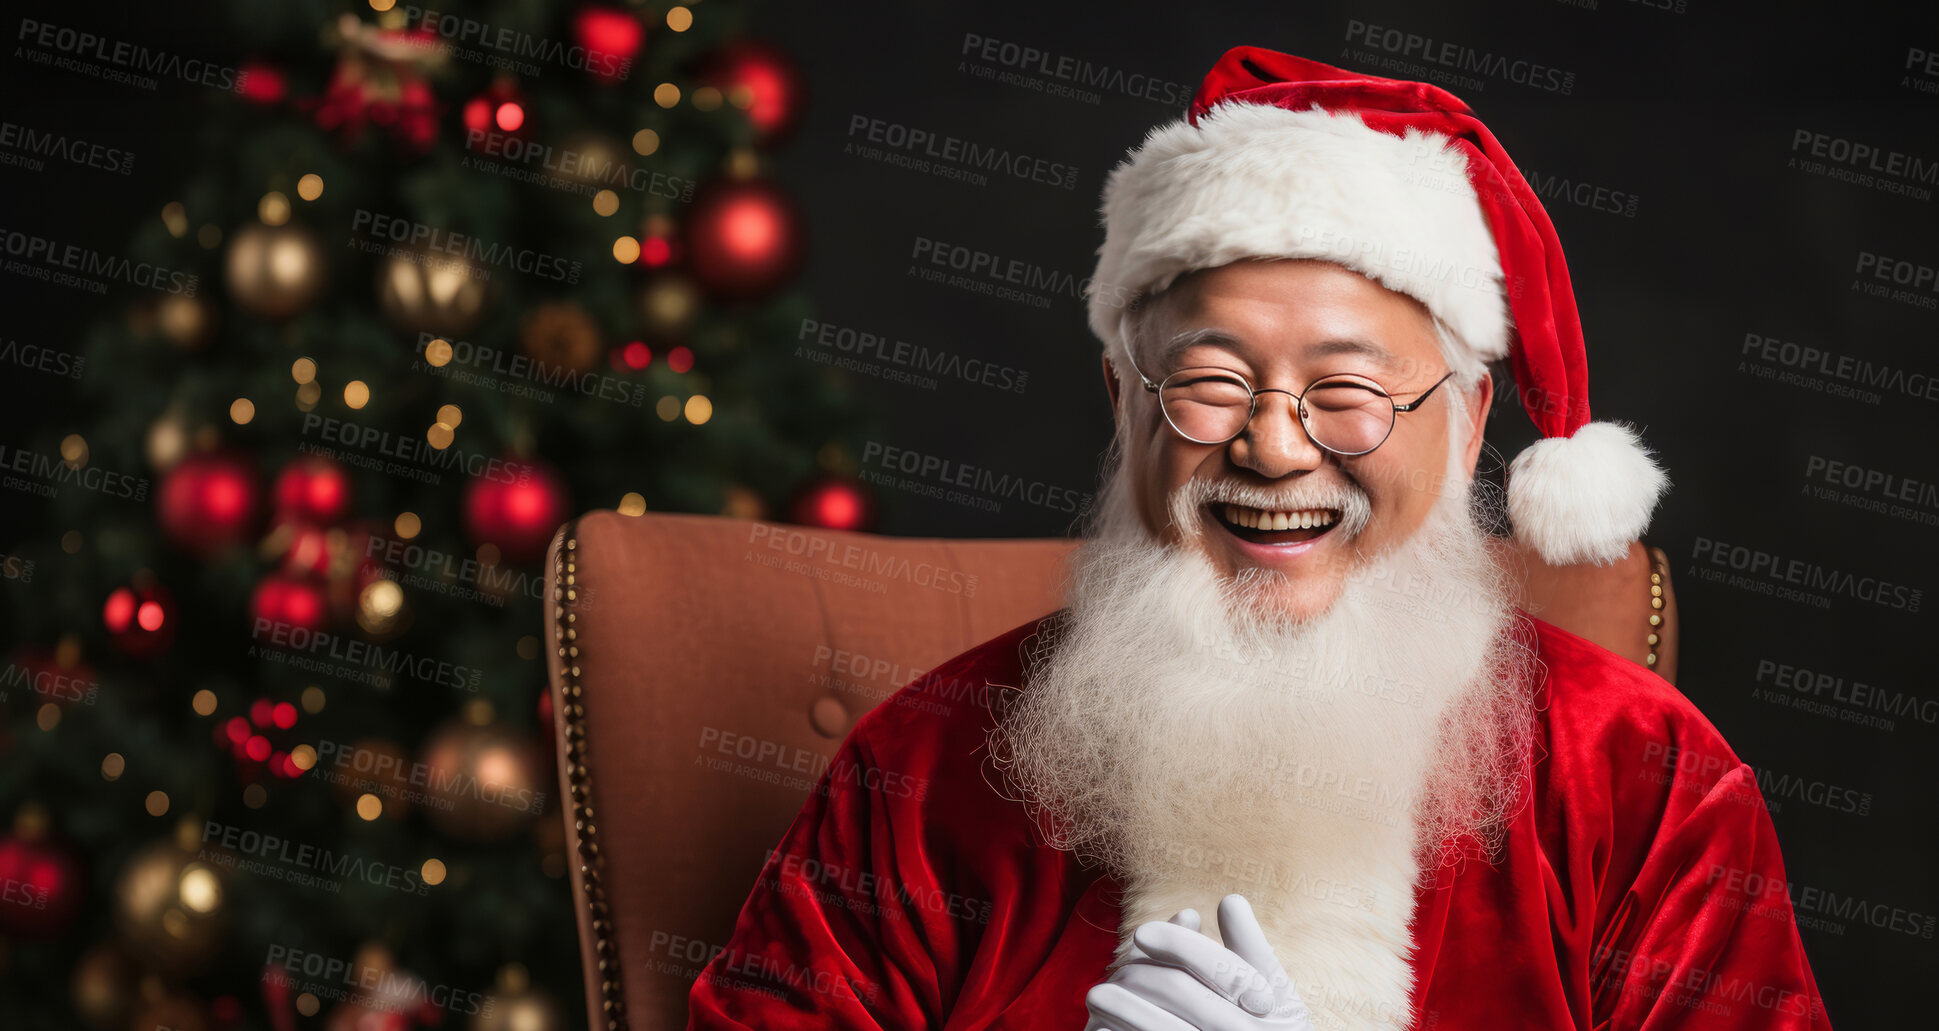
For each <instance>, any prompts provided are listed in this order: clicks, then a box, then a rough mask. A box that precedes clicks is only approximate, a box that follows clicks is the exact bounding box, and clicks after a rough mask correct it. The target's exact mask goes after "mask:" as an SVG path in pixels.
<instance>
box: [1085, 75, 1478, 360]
mask: <svg viewBox="0 0 1939 1031" xmlns="http://www.w3.org/2000/svg"><path fill="white" fill-rule="evenodd" d="M1466 169H1467V164H1466V158H1465V156H1464V155H1463V154H1462V152H1461V151H1460V150H1459V149H1458V148H1456V147H1455V146H1453V145H1452V144H1450V143H1449V141H1448V140H1447V139H1446V137H1443V136H1441V135H1439V134H1432V133H1421V132H1419V131H1416V130H1413V129H1409V130H1408V134H1407V136H1405V137H1401V136H1396V135H1393V134H1391V133H1385V132H1381V131H1379V130H1377V129H1373V128H1369V127H1368V126H1367V124H1366V123H1365V122H1363V121H1361V120H1360V118H1359V117H1358V116H1357V115H1355V114H1353V113H1352V112H1340V113H1338V114H1334V113H1330V112H1327V111H1325V110H1323V109H1320V108H1317V107H1316V108H1311V109H1308V110H1304V111H1291V110H1287V109H1286V108H1282V107H1277V106H1274V105H1270V104H1249V103H1241V102H1235V101H1227V102H1225V103H1221V104H1217V105H1215V106H1213V107H1212V108H1211V110H1209V111H1207V112H1206V113H1205V114H1204V115H1202V116H1201V117H1200V118H1199V120H1198V124H1197V125H1196V126H1194V125H1192V124H1191V123H1189V122H1187V121H1185V120H1184V119H1180V120H1178V121H1175V122H1171V123H1168V124H1165V125H1161V126H1158V127H1157V128H1154V129H1153V130H1152V131H1151V132H1150V134H1149V135H1147V136H1146V137H1145V141H1144V143H1143V144H1142V145H1141V146H1140V147H1138V149H1137V150H1135V151H1133V152H1132V153H1131V154H1130V155H1129V156H1128V157H1127V158H1126V159H1125V160H1124V161H1123V162H1121V163H1120V164H1119V165H1118V166H1117V167H1116V168H1114V169H1113V170H1112V171H1111V174H1110V176H1109V177H1108V178H1107V179H1106V181H1105V185H1104V201H1103V205H1102V208H1101V211H1102V214H1103V217H1104V227H1105V233H1104V244H1103V246H1101V247H1099V248H1098V264H1097V271H1096V273H1095V274H1094V275H1093V276H1092V280H1091V283H1090V285H1089V286H1088V287H1087V294H1088V307H1089V312H1088V314H1089V320H1090V325H1091V331H1092V332H1094V333H1096V334H1097V336H1098V339H1100V340H1102V341H1104V343H1105V344H1106V346H1107V347H1109V348H1111V349H1113V350H1115V349H1116V348H1117V347H1118V346H1119V345H1120V344H1121V343H1122V341H1120V340H1119V339H1118V333H1119V317H1120V316H1121V315H1122V314H1123V311H1124V308H1125V306H1126V305H1128V304H1129V303H1131V302H1132V301H1133V300H1134V299H1138V298H1141V297H1143V296H1144V295H1146V294H1148V293H1152V292H1156V291H1159V290H1163V289H1164V288H1166V287H1167V286H1170V285H1171V283H1172V281H1173V280H1174V279H1176V278H1177V277H1178V276H1180V275H1182V274H1184V273H1186V272H1190V271H1194V270H1197V269H1202V268H1213V267H1216V266H1219V265H1226V264H1230V263H1231V262H1234V261H1239V260H1242V259H1246V258H1317V259H1321V260H1326V261H1331V262H1334V263H1336V264H1339V265H1343V266H1346V267H1348V268H1352V269H1354V270H1356V271H1358V272H1361V273H1362V274H1364V275H1367V276H1369V277H1371V278H1373V279H1374V280H1375V281H1377V282H1379V283H1380V284H1381V285H1383V286H1385V287H1387V288H1388V289H1390V290H1394V291H1396V292H1398V293H1402V294H1406V295H1408V296H1410V297H1413V298H1415V299H1416V300H1418V301H1420V302H1421V303H1422V304H1424V305H1426V307H1427V309H1428V310H1429V311H1430V312H1432V313H1434V314H1435V315H1437V316H1439V317H1440V318H1441V320H1442V321H1444V322H1446V323H1447V324H1448V326H1449V328H1451V329H1452V330H1453V331H1454V334H1455V336H1456V337H1457V338H1458V340H1459V341H1460V343H1461V345H1463V346H1462V348H1461V350H1462V352H1463V353H1460V354H1454V355H1448V356H1447V357H1448V359H1449V364H1450V365H1451V366H1452V367H1453V368H1454V370H1455V371H1456V373H1458V374H1460V375H1461V377H1462V378H1463V379H1466V380H1472V379H1476V378H1479V376H1480V373H1481V371H1482V370H1483V368H1484V366H1485V365H1486V363H1487V362H1489V361H1492V360H1494V359H1497V358H1500V357H1503V356H1504V355H1506V354H1507V353H1508V338H1509V329H1510V318H1509V312H1508V304H1507V300H1506V298H1505V296H1504V295H1503V293H1502V289H1501V279H1502V273H1501V259H1500V256H1499V255H1498V254H1497V252H1496V249H1495V242H1494V237H1493V235H1492V234H1491V233H1490V232H1489V229H1488V223H1487V219H1486V218H1485V217H1484V215H1483V214H1482V211H1481V206H1480V203H1479V201H1478V200H1477V199H1476V197H1475V192H1474V187H1473V185H1472V184H1471V183H1469V181H1468V178H1467V173H1466Z"/></svg>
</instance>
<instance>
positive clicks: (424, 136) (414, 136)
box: [299, 15, 442, 153]
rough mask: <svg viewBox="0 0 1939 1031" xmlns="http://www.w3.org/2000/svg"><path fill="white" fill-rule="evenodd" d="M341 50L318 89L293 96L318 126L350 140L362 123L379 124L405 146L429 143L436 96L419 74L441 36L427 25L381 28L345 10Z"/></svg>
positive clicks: (435, 55)
mask: <svg viewBox="0 0 1939 1031" xmlns="http://www.w3.org/2000/svg"><path fill="white" fill-rule="evenodd" d="M338 24H339V26H340V28H341V30H342V32H343V51H342V53H341V54H340V55H339V56H338V58H337V67H336V69H335V71H333V72H332V73H331V75H330V82H329V84H328V85H327V86H325V87H324V90H323V95H322V96H320V97H315V98H310V99H308V100H305V101H302V102H299V103H300V106H303V107H305V108H307V109H309V110H310V111H311V113H312V115H311V116H312V117H313V118H315V119H316V124H317V127H318V128H321V129H327V130H335V131H338V132H340V133H342V134H343V137H344V138H345V140H346V141H348V142H350V143H352V144H355V143H356V142H358V141H359V140H360V139H362V137H363V133H364V130H365V128H366V127H367V126H372V125H374V126H377V127H378V128H380V129H383V130H385V131H386V132H387V133H388V134H389V135H390V137H391V139H392V140H394V141H396V142H398V143H401V144H404V145H405V147H406V148H407V149H410V150H413V151H417V152H420V153H421V152H424V151H427V150H429V149H431V145H432V144H433V143H435V142H436V141H437V135H438V98H437V95H436V94H435V93H433V92H432V91H431V83H430V81H429V80H428V79H427V78H426V77H425V76H426V73H427V71H428V70H429V68H430V67H431V66H432V65H434V64H435V63H436V62H437V61H438V60H440V59H441V58H442V52H441V51H440V49H439V46H440V43H441V40H440V39H439V38H438V35H437V33H435V32H433V31H432V30H431V29H430V28H428V27H418V28H404V29H385V28H379V27H378V26H375V25H368V24H364V23H361V22H359V21H357V19H356V17H355V16H354V15H345V16H343V17H342V18H340V19H339V22H338Z"/></svg>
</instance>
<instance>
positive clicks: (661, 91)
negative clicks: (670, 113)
mask: <svg viewBox="0 0 1939 1031" xmlns="http://www.w3.org/2000/svg"><path fill="white" fill-rule="evenodd" d="M653 102H654V103H655V104H658V105H660V106H661V107H672V106H673V105H675V104H678V103H680V87H678V86H675V85H674V84H673V83H670V82H663V83H661V84H659V85H658V86H655V87H653Z"/></svg>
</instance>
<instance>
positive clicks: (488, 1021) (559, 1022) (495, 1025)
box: [465, 966, 566, 1031]
mask: <svg viewBox="0 0 1939 1031" xmlns="http://www.w3.org/2000/svg"><path fill="white" fill-rule="evenodd" d="M565 1026H566V1013H565V1009H564V1007H562V1006H560V1005H559V1000H557V999H554V998H553V997H552V996H551V994H550V993H548V992H546V991H545V990H544V989H543V988H536V987H533V986H532V984H531V983H530V977H529V976H528V975H527V974H526V973H525V969H524V968H523V967H517V966H513V967H507V968H505V969H504V970H501V971H499V974H498V984H497V985H495V986H493V988H492V989H491V991H490V992H489V993H487V994H486V996H485V1005H483V1006H480V1007H479V1009H478V1012H477V1013H475V1014H473V1015H472V1018H471V1021H470V1022H469V1023H467V1024H466V1025H465V1028H466V1031H560V1029H562V1028H564V1027H565Z"/></svg>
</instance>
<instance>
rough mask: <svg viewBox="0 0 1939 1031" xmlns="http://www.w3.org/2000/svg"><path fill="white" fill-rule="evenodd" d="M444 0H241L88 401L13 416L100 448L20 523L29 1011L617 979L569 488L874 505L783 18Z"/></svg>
mask: <svg viewBox="0 0 1939 1031" xmlns="http://www.w3.org/2000/svg"><path fill="white" fill-rule="evenodd" d="M441 6H442V7H446V8H455V9H450V10H442V11H438V12H432V11H427V10H423V9H420V8H416V7H402V6H393V4H392V3H391V0H371V2H370V3H369V5H368V6H367V7H363V6H359V7H354V8H353V7H349V6H343V7H330V6H329V5H312V4H296V5H280V4H278V5H263V4H253V3H242V2H237V3H236V4H235V5H234V10H233V11H232V12H231V15H230V16H231V17H232V18H233V21H234V26H235V33H236V40H237V41H238V45H239V46H241V47H242V48H244V49H245V50H246V51H247V52H248V54H249V55H252V56H248V57H246V59H242V60H238V61H237V62H236V65H235V67H233V68H217V69H215V71H214V74H215V76H216V78H217V79H218V80H220V81H218V82H216V83H215V84H214V85H215V86H216V87H217V88H216V89H213V90H210V91H206V92H207V93H208V94H209V95H208V96H207V97H201V98H198V100H197V102H196V106H195V108H194V113H193V115H192V116H185V117H184V119H183V124H184V137H185V145H188V146H192V147H193V148H194V153H195V154H196V155H197V162H196V166H197V171H196V172H195V173H194V174H193V175H192V176H191V177H189V178H188V179H187V180H186V181H183V182H181V183H180V184H179V190H178V192H177V195H176V196H177V199H176V200H174V201H173V202H171V203H169V204H167V205H166V207H164V208H162V209H161V210H159V211H155V212H153V213H152V215H151V216H150V217H148V218H146V219H145V220H144V221H143V222H142V223H141V224H140V225H138V226H135V227H122V230H123V231H124V232H126V233H127V235H128V236H129V241H128V243H127V245H126V254H127V255H128V256H129V258H131V259H132V260H133V261H135V262H138V263H144V264H145V267H148V268H151V269H154V270H160V271H161V272H163V273H166V274H157V275H154V276H151V277H149V278H150V281H149V282H148V283H147V284H146V285H145V286H146V288H144V289H138V290H126V291H114V292H108V293H106V294H105V295H104V296H103V297H102V298H101V300H100V301H99V302H98V303H95V304H93V305H91V306H84V307H82V308H80V309H78V310H77V312H76V315H75V324H76V326H77V327H85V328H84V329H82V330H80V331H78V332H77V335H76V339H77V344H76V348H77V349H79V350H81V351H83V352H84V354H85V357H86V361H87V362H88V364H89V367H90V369H91V370H93V371H94V373H95V374H92V375H89V376H87V377H86V378H84V379H83V380H81V381H80V382H79V384H78V386H79V388H80V389H81V390H82V391H83V397H82V404H81V406H80V414H75V415H72V416H71V417H69V418H64V420H63V421H62V423H61V425H58V426H53V425H50V426H47V427H45V429H44V432H42V433H40V434H39V435H38V437H37V439H34V440H32V441H31V442H27V444H28V447H29V449H30V450H31V454H29V455H26V456H19V455H13V456H8V457H9V459H10V460H14V461H13V465H12V466H11V467H12V468H13V469H14V470H15V471H16V472H21V473H22V475H24V476H26V477H27V478H28V479H29V480H33V481H35V482H45V483H47V484H50V485H53V486H54V487H57V488H58V490H51V489H50V491H49V492H48V493H49V494H50V495H51V500H49V501H48V507H47V509H46V511H47V518H46V521H45V526H44V528H43V532H41V533H39V534H38V535H33V536H30V537H29V538H28V539H24V540H20V541H17V542H14V543H13V546H12V547H11V548H10V551H9V554H10V560H13V561H18V562H22V563H26V564H28V567H30V568H31V569H32V570H34V578H35V579H36V580H37V581H38V584H37V587H38V589H37V590H36V591H34V592H32V593H31V594H24V593H19V592H15V593H13V594H10V595H8V597H9V599H10V600H11V602H12V604H11V606H10V607H11V611H9V612H8V613H7V623H6V627H7V636H8V638H9V640H8V641H7V642H6V644H7V648H8V655H9V663H8V667H7V671H6V677H5V683H4V684H0V691H4V698H5V701H4V713H5V724H4V728H3V732H4V738H0V754H4V756H5V760H4V762H0V771H3V772H0V803H3V804H4V806H5V812H6V813H10V814H12V823H11V826H10V827H8V828H0V829H5V830H6V831H7V833H6V836H5V837H4V838H3V839H0V881H4V882H5V884H6V885H7V892H8V894H7V897H6V899H5V904H4V905H0V935H4V943H3V944H0V967H4V970H5V980H6V984H7V986H8V987H7V991H6V993H5V994H6V999H5V1003H4V1009H5V1011H6V1012H5V1015H4V1019H0V1023H4V1024H5V1026H8V1027H73V1026H92V1027H98V1028H122V1027H135V1026H139V1027H144V1028H151V1029H152V1028H155V1027H164V1026H165V1027H177V1028H204V1027H206V1028H229V1027H271V1028H278V1029H287V1028H294V1027H326V1026H327V1027H332V1028H336V1027H351V1026H357V1027H386V1028H406V1027H416V1026H420V1025H423V1026H433V1025H441V1026H466V1027H474V1028H490V1027H520V1028H539V1027H560V1026H566V1025H579V1026H583V1022H584V1019H585V1013H584V1002H583V995H582V991H581V984H582V982H581V971H580V969H579V952H578V947H577V938H576V930H575V924H574V913H573V908H572V903H571V898H570V892H569V889H568V881H567V880H566V874H567V872H568V864H571V863H574V862H577V861H578V860H577V858H576V857H574V856H570V855H567V854H566V850H565V846H564V844H563V826H562V816H561V808H560V805H559V801H560V800H559V798H558V788H557V784H558V780H557V775H556V756H555V754H554V750H553V749H554V745H553V736H552V730H551V715H550V710H549V702H548V697H547V695H546V692H545V665H544V660H545V656H544V654H543V652H542V648H543V647H546V646H547V642H546V641H545V639H544V638H543V637H542V636H541V634H542V631H543V628H544V622H543V617H544V612H543V610H542V599H543V595H544V589H545V575H544V573H545V571H544V569H543V568H542V558H543V555H544V552H545V549H546V546H547V545H548V543H549V542H550V540H551V538H552V535H553V533H554V531H555V530H556V529H557V527H558V526H559V525H560V524H561V523H562V522H563V521H565V520H566V519H567V518H569V517H570V516H572V515H574V514H576V513H577V512H579V511H583V510H586V509H591V508H606V507H610V508H617V509H618V510H619V511H621V512H622V513H628V514H639V513H642V512H645V511H647V510H677V511H688V512H708V513H726V514H732V515H739V516H749V517H778V518H795V519H798V520H802V521H819V522H824V523H829V522H838V521H839V517H838V516H837V515H835V514H836V513H857V512H862V511H866V508H867V506H866V505H863V504H860V503H859V502H861V501H862V500H863V499H862V498H861V490H860V487H859V486H858V485H857V484H856V482H855V481H854V480H853V479H852V477H850V476H849V475H848V470H849V468H850V466H851V462H850V460H849V459H848V458H847V456H848V455H849V454H850V453H852V450H853V449H852V446H851V445H852V443H853V441H855V440H856V439H858V436H859V433H860V427H859V425H858V419H857V417H856V415H855V414H854V411H853V406H852V405H850V404H849V403H848V402H847V401H846V400H845V398H844V396H843V395H842V392H841V391H840V390H839V389H838V384H835V383H834V382H832V380H831V379H830V377H831V376H833V375H835V374H833V373H831V372H830V371H829V370H828V369H827V367H826V366H823V365H818V364H815V363H812V362H804V361H801V360H799V359H797V358H795V357H793V356H792V348H791V346H789V343H790V341H791V340H792V339H793V336H794V329H795V327H796V326H798V325H799V324H800V321H801V318H802V315H803V313H804V305H803V302H802V300H801V298H800V297H799V295H798V293H791V292H790V284H791V281H792V280H793V277H794V275H795V273H796V271H797V269H798V267H799V264H800V261H801V258H802V240H801V226H800V223H799V219H798V217H797V215H796V214H795V213H794V211H793V209H792V207H791V206H790V204H789V203H788V201H787V199H786V197H785V196H784V195H783V193H782V192H781V191H780V190H779V189H778V188H777V187H776V185H775V184H774V183H773V182H772V181H771V180H770V179H768V178H767V177H766V176H767V165H768V162H769V160H770V158H771V155H772V154H773V152H774V149H775V148H776V147H777V146H779V145H781V144H782V143H784V142H785V140H786V138H787V136H788V134H789V130H790V128H791V127H792V126H793V125H794V124H795V123H796V122H797V120H798V117H799V114H800V107H801V104H802V102H803V98H802V96H801V90H800V86H799V75H798V73H797V71H796V69H795V67H794V65H793V64H792V63H791V61H790V60H789V58H788V56H787V55H786V53H785V52H784V51H782V50H780V49H778V48H777V47H775V46H774V45H772V44H769V43H763V42H761V41H758V40H756V39H754V38H753V37H751V36H749V35H748V33H747V31H746V27H745V24H744V22H745V19H746V15H747V12H746V11H745V9H744V7H743V5H740V4H736V3H733V2H728V0H711V2H708V3H706V4H705V5H703V6H696V7H693V8H688V7H681V6H672V7H664V8H661V7H649V6H644V5H639V4H635V5H632V6H619V5H614V6H597V5H595V6H572V5H557V6H553V5H543V4H539V3H533V2H521V0H505V2H501V3H494V4H473V5H441ZM326 8H327V10H326ZM319 18H322V19H324V21H323V23H322V24H319V23H318V19H319ZM49 289H52V288H49ZM10 576H11V573H10ZM29 599H31V601H29Z"/></svg>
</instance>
